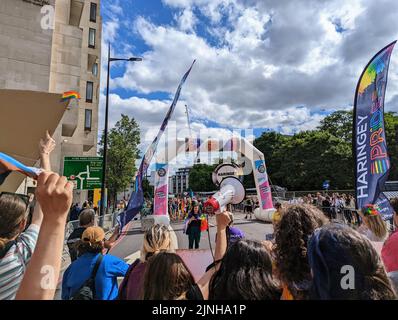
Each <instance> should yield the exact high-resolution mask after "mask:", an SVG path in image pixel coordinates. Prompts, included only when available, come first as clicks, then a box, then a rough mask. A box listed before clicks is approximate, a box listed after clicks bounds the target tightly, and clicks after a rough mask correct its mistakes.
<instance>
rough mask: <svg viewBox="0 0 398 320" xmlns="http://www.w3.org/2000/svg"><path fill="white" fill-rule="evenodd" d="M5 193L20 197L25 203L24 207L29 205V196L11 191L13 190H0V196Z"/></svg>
mask: <svg viewBox="0 0 398 320" xmlns="http://www.w3.org/2000/svg"><path fill="white" fill-rule="evenodd" d="M6 195H7V196H13V197H17V198H19V199H21V200H22V201H23V202H24V203H25V205H26V208H27V207H28V206H29V196H28V195H26V194H20V193H13V192H0V198H1V197H3V196H6Z"/></svg>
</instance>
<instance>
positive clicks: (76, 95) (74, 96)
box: [61, 91, 80, 101]
mask: <svg viewBox="0 0 398 320" xmlns="http://www.w3.org/2000/svg"><path fill="white" fill-rule="evenodd" d="M70 99H80V94H79V92H77V91H66V92H64V93H63V94H62V99H61V100H62V101H66V100H70Z"/></svg>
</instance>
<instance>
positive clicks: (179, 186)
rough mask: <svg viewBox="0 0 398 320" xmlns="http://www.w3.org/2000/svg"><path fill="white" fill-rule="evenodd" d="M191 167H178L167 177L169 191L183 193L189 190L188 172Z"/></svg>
mask: <svg viewBox="0 0 398 320" xmlns="http://www.w3.org/2000/svg"><path fill="white" fill-rule="evenodd" d="M191 169H192V168H191V167H186V168H179V169H178V170H177V172H176V173H175V175H173V176H171V177H169V193H171V194H183V193H184V192H187V191H189V172H190V171H191Z"/></svg>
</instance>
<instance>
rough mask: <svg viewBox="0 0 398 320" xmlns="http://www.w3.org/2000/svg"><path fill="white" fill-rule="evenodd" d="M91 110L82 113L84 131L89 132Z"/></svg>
mask: <svg viewBox="0 0 398 320" xmlns="http://www.w3.org/2000/svg"><path fill="white" fill-rule="evenodd" d="M91 123H92V110H91V109H86V110H85V113H84V131H91Z"/></svg>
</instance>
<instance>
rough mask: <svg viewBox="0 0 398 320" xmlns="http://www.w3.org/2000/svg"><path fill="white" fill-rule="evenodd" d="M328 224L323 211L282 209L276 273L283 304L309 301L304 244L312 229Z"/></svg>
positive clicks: (304, 206) (309, 207)
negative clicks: (288, 301) (281, 290)
mask: <svg viewBox="0 0 398 320" xmlns="http://www.w3.org/2000/svg"><path fill="white" fill-rule="evenodd" d="M327 222H328V219H327V218H326V217H325V215H324V214H323V212H322V211H320V210H319V209H317V208H316V207H314V206H312V205H309V204H300V205H290V206H288V207H287V208H285V210H284V212H283V213H282V218H281V220H280V222H279V225H278V228H277V229H276V234H275V244H274V247H273V254H274V257H275V271H276V275H277V276H278V278H279V279H280V281H281V283H282V286H283V293H282V299H283V300H305V299H308V295H309V289H310V286H311V272H310V267H309V265H308V257H307V242H308V238H309V237H310V236H311V234H312V233H313V232H314V230H315V229H317V228H319V227H321V226H323V225H324V224H326V223H327Z"/></svg>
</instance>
